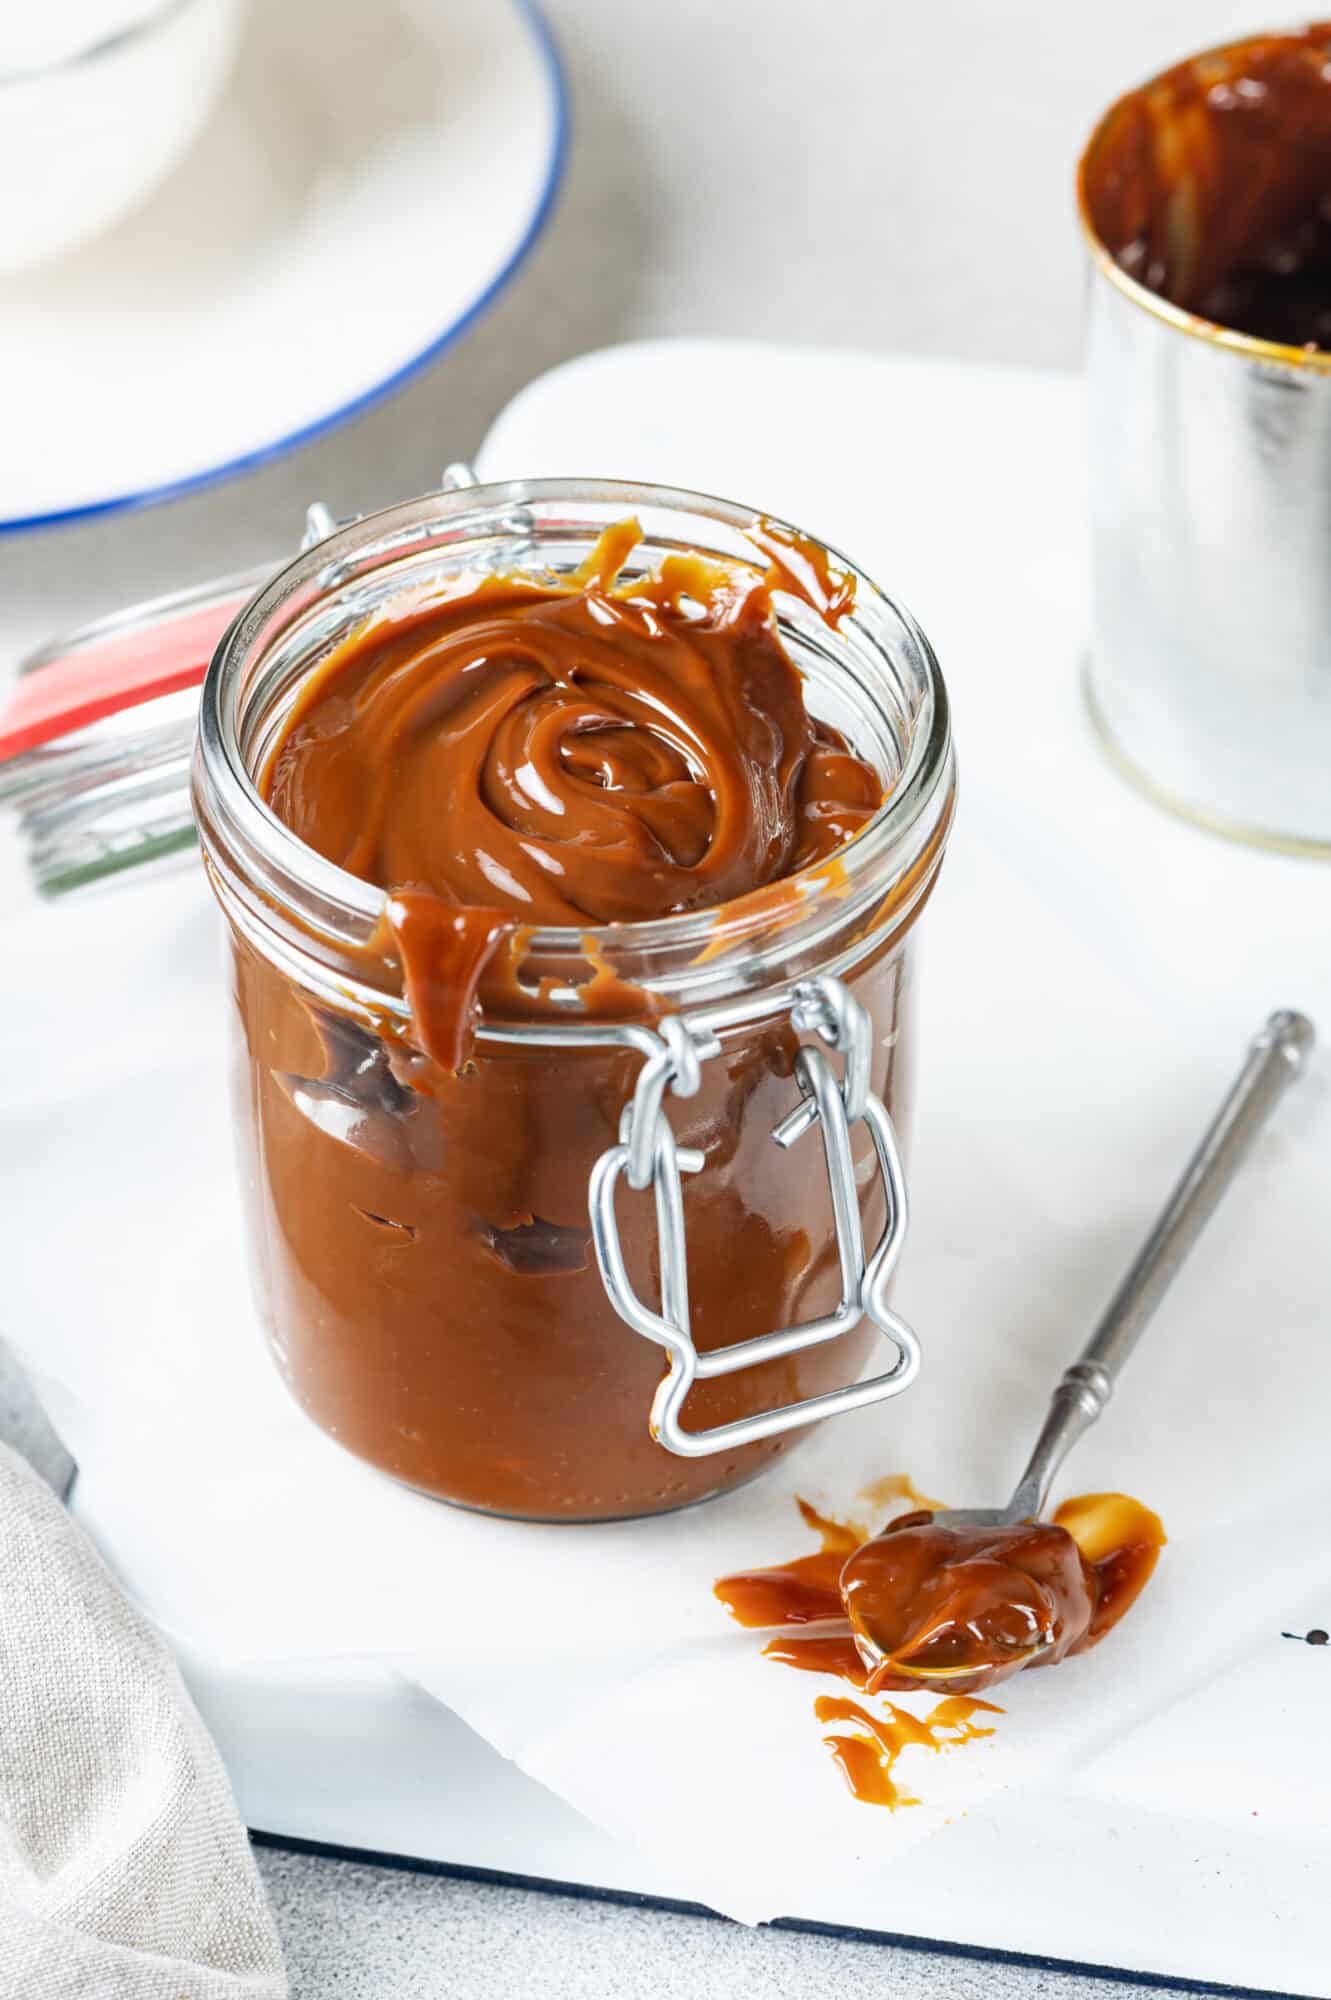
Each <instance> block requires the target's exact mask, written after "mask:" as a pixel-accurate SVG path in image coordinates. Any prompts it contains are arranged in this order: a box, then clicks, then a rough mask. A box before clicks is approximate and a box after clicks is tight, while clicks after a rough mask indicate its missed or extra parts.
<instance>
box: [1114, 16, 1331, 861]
mask: <svg viewBox="0 0 1331 2000" xmlns="http://www.w3.org/2000/svg"><path fill="white" fill-rule="evenodd" d="M1230 53H1231V52H1227V51H1225V52H1218V53H1217V56H1215V57H1212V58H1207V59H1205V60H1207V61H1213V60H1219V59H1220V58H1221V57H1223V56H1225V55H1228V54H1230ZM1163 81H1164V82H1165V83H1166V84H1167V83H1168V81H1169V79H1164V80H1163ZM1120 110H1121V106H1115V107H1114V108H1113V109H1112V110H1111V111H1110V112H1109V113H1107V114H1106V117H1105V119H1104V120H1103V121H1102V123H1101V124H1100V125H1099V126H1098V127H1097V128H1096V132H1095V133H1094V134H1093V135H1092V138H1091V140H1090V143H1089V145H1088V147H1087V149H1086V153H1085V155H1084V156H1083V158H1082V162H1081V167H1080V171H1079V175H1078V196H1079V203H1080V210H1081V217H1082V223H1083V226H1084V229H1085V234H1086V239H1087V243H1088V246H1089V251H1090V265H1091V269H1090V283H1089V310H1088V346H1087V378H1088V390H1089V404H1090V437H1089V446H1090V516H1091V558H1092V603H1091V644H1090V656H1089V664H1088V690H1089V696H1090V702H1091V708H1092V712H1093V715H1094V717H1095V720H1096V723H1097V725H1098V727H1099V729H1100V732H1101V734H1102V736H1103V738H1104V741H1105V743H1106V745H1107V746H1108V748H1109V749H1110V751H1111V753H1112V754H1113V755H1114V757H1115V758H1116V760H1117V761H1118V762H1119V764H1120V765H1121V766H1122V767H1123V768H1124V769H1125V770H1126V771H1127V772H1128V773H1129V774H1130V775H1131V776H1132V777H1133V778H1134V779H1135V780H1136V781H1137V782H1138V783H1139V784H1140V785H1142V786H1143V787H1144V788H1145V789H1146V790H1148V791H1149V792H1150V793H1151V794H1153V795H1154V796H1155V797H1156V798H1157V799H1158V800H1160V801H1161V802H1162V803H1163V804H1165V805H1167V806H1170V807H1172V808H1173V809H1174V810H1175V811H1177V812H1180V813H1183V814H1185V815H1186V816H1188V817H1189V818H1191V819H1194V820H1197V821H1200V822H1202V823H1203V824H1205V825H1207V826H1210V827H1213V828H1216V829H1217V830H1219V831H1221V832H1224V833H1228V834H1231V835H1234V836H1236V837H1238V838H1241V839H1245V840H1249V841H1255V842H1259V843H1262V844H1264V845H1270V846H1276V847H1281V848H1286V849H1294V850H1297V851H1301V852H1316V853H1323V854H1326V855H1328V856H1331V353H1325V352H1320V351H1318V352H1313V351H1308V350H1305V349H1302V348H1295V347H1283V346H1278V345H1275V344H1274V343H1272V342H1269V341H1264V340H1259V339H1256V338H1252V337H1249V336H1246V335H1244V334H1241V333H1236V332H1232V331H1230V330H1228V329H1226V328H1223V327H1220V326H1216V325H1214V324H1212V323H1211V322H1209V321H1207V320H1204V319H1201V318H1198V317H1197V316H1195V315H1194V314H1193V313H1191V312H1188V311H1185V310H1184V309H1182V308H1181V307H1179V306H1176V305H1174V304H1171V303H1170V302H1169V301H1167V300H1166V299H1165V298H1163V297H1160V296H1158V295H1157V294H1156V293H1155V292H1153V291H1148V290H1147V289H1146V288H1145V287H1144V286H1143V285H1141V284H1139V283H1138V282H1136V280H1135V279H1134V278H1132V277H1130V276H1129V275H1128V274H1127V272H1126V271H1124V270H1123V269H1122V268H1120V265H1119V264H1118V263H1117V262H1116V261H1115V259H1114V256H1113V255H1112V254H1111V250H1110V248H1109V246H1107V244H1106V243H1105V242H1104V241H1103V240H1102V237H1101V235H1100V233H1099V231H1098V229H1097V223H1096V219H1095V214H1094V205H1093V201H1092V199H1091V198H1090V192H1089V191H1088V171H1089V170H1090V167H1091V166H1092V164H1093V163H1094V158H1095V153H1096V148H1097V145H1099V144H1101V143H1102V142H1103V138H1104V135H1105V133H1106V129H1107V128H1108V127H1109V126H1110V123H1111V121H1112V120H1113V119H1114V118H1115V117H1116V115H1117V114H1118V113H1119V111H1120Z"/></svg>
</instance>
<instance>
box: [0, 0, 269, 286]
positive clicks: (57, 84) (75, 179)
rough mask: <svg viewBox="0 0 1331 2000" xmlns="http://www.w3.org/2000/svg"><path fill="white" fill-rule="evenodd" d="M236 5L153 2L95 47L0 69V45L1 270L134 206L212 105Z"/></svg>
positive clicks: (66, 245)
mask: <svg viewBox="0 0 1331 2000" xmlns="http://www.w3.org/2000/svg"><path fill="white" fill-rule="evenodd" d="M238 17H239V0H159V4H158V5H156V6H155V7H154V8H153V10H152V11H151V13H150V14H148V15H147V16H146V18H145V17H142V15H140V18H138V19H130V20H129V21H128V22H127V23H126V25H124V26H123V27H122V28H121V29H119V30H118V31H114V32H113V33H112V34H111V35H110V36H109V37H108V38H107V39H105V40H102V41H99V42H98V43H96V44H95V45H94V46H92V47H90V48H86V49H84V50H82V51H81V52H80V53H78V54H76V55H73V56H69V57H67V58H65V59H63V60H60V61H57V62H54V63H49V64H45V65H42V66H40V67H37V68H23V67H20V68H17V69H13V68H8V67H7V66H6V62H5V53H4V46H3V42H2V41H0V273H3V272H7V271H17V270H21V269H23V268H25V267H26V266H29V265H32V264H38V263H43V262H45V261H46V260H47V259H49V258H53V257H58V256H60V255H61V254H62V253H63V252H65V251H67V250H71V249H73V248H74V247H75V245H77V244H80V243H83V242H86V241H87V239H88V238H89V237H90V236H95V235H96V234H97V233H98V232H99V231H100V230H103V229H105V228H107V227H108V225H109V224H111V223H113V222H115V221H116V220H117V219H118V218H119V217H120V216H121V215H123V214H124V213H125V211H126V210H127V209H129V208H132V207H133V206H134V204H135V202H136V201H138V200H139V199H140V197H141V196H143V195H145V194H146V193H147V192H148V190H149V189H150V188H152V187H153V186H155V185H156V183H157V182H158V181H160V180H161V179H162V178H163V177H164V176H165V175H166V174H167V173H169V171H170V170H171V168H172V167H173V166H174V165H175V163H176V161H177V160H178V159H179V158H180V156H181V155H182V153H184V151H185V150H186V148H187V147H188V145H189V143H190V141H191V140H192V139H193V137H194V135H195V133H196V132H197V131H198V130H199V128H200V126H201V125H202V124H203V122H204V120H205V119H206V118H207V116H208V114H209V112H210V111H211V110H212V107H213V105H214V103H215V102H216V99H217V96H218V93H219V91H220V90H221V87H222V84H223V82H224V80H225V78H226V73H227V70H228V68H229V66H230V61H231V54H232V50H233V48H234V46H235V37H236V26H237V21H238Z"/></svg>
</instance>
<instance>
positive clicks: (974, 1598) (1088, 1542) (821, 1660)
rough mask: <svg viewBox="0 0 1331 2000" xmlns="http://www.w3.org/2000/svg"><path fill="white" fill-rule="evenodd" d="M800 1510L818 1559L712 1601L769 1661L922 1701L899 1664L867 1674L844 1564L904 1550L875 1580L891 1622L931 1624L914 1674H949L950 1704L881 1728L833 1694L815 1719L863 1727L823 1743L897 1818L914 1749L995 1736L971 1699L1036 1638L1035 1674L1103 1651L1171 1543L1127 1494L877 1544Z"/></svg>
mask: <svg viewBox="0 0 1331 2000" xmlns="http://www.w3.org/2000/svg"><path fill="white" fill-rule="evenodd" d="M908 1485H909V1482H908V1481H905V1480H904V1479H901V1478H900V1476H896V1475H894V1476H893V1478H892V1479H890V1480H888V1481H880V1482H875V1488H876V1489H880V1490H884V1491H885V1492H886V1493H887V1494H888V1496H889V1497H895V1495H896V1494H897V1493H899V1492H900V1491H901V1490H902V1488H903V1487H905V1486H908ZM912 1491H913V1489H912ZM797 1505H798V1507H799V1510H800V1513H801V1515H802V1517H803V1519H804V1521H805V1524H806V1526H808V1527H809V1528H810V1529H812V1530H813V1532H814V1533H815V1534H816V1535H817V1536H818V1538H819V1547H818V1548H817V1549H815V1550H812V1551H810V1552H809V1553H807V1554H805V1555H802V1556H796V1557H793V1558H792V1559H791V1560H790V1561H789V1562H785V1563H777V1564H773V1565H769V1566H767V1567H765V1568H762V1569H752V1570H740V1571H737V1572H735V1573H734V1574H732V1575H730V1576H724V1577H721V1578H719V1579H718V1581H717V1583H716V1585H715V1593H716V1596H717V1597H718V1598H719V1599H720V1601H721V1602H722V1603H723V1604H724V1605H725V1606H726V1608H727V1610H728V1611H729V1612H730V1613H731V1616H732V1617H733V1618H735V1619H736V1621H737V1622H738V1623H739V1624H741V1625H745V1626H749V1627H753V1628H756V1629H758V1630H763V1631H768V1632H770V1633H771V1634H772V1636H771V1637H770V1638H769V1639H768V1641H767V1644H766V1645H765V1647H764V1648H763V1651H764V1654H765V1656H766V1657H767V1658H768V1659H771V1660H775V1661H777V1662H779V1663H780V1664H781V1665H783V1666H788V1667H794V1668H797V1669H798V1670H800V1671H801V1672H804V1673H818V1674H832V1675H835V1676H837V1677H838V1678H839V1679H841V1680H844V1681H847V1682H849V1683H850V1685H851V1686H852V1687H854V1688H856V1689H858V1690H860V1691H863V1692H865V1693H866V1694H879V1693H881V1692H883V1691H884V1690H891V1691H893V1692H906V1691H913V1692H915V1693H919V1692H921V1691H923V1690H924V1689H925V1688H927V1687H928V1682H927V1681H924V1680H922V1679H921V1678H920V1676H919V1674H918V1673H916V1674H910V1673H907V1672H900V1671H894V1670H893V1667H892V1665H891V1664H890V1663H889V1664H888V1665H887V1666H886V1667H884V1666H882V1665H880V1666H878V1667H877V1668H876V1669H875V1670H874V1671H871V1670H870V1669H869V1667H867V1666H866V1664H865V1662H864V1659H863V1658H862V1657H861V1654H860V1651H859V1648H858V1646H857V1645H856V1641H855V1636H854V1628H853V1626H852V1623H851V1619H850V1617H849V1616H848V1613H847V1599H846V1596H845V1595H844V1594H843V1577H844V1575H845V1573H846V1572H847V1569H848V1566H849V1568H850V1570H851V1571H852V1573H853V1571H854V1569H855V1567H857V1566H859V1565H863V1564H866V1563H871V1562H872V1559H873V1557H874V1555H876V1553H877V1552H878V1551H879V1550H880V1549H881V1550H886V1551H888V1552H890V1553H892V1552H898V1551H906V1552H908V1556H909V1560H908V1561H906V1562H905V1563H897V1564H892V1563H889V1565H888V1567H887V1569H886V1571H885V1572H879V1573H877V1574H875V1572H874V1570H873V1569H872V1568H870V1569H869V1570H868V1572H867V1575H868V1581H869V1583H872V1584H876V1585H877V1586H878V1587H879V1588H880V1589H882V1590H883V1591H884V1592H885V1595H886V1598H887V1601H886V1603H885V1604H884V1605H880V1606H879V1607H878V1614H879V1615H880V1616H881V1617H882V1618H883V1619H884V1621H885V1622H886V1621H887V1620H889V1619H892V1618H901V1617H902V1615H903V1613H904V1614H906V1616H907V1618H909V1617H910V1616H914V1617H916V1618H917V1619H920V1620H921V1621H922V1623H923V1626H924V1629H925V1631H926V1633H927V1637H926V1639H925V1641H924V1645H923V1648H922V1657H921V1658H920V1659H919V1661H918V1662H917V1664H921V1665H923V1666H925V1667H930V1666H932V1667H935V1668H937V1667H939V1666H941V1667H943V1668H944V1669H946V1670H947V1675H948V1677H947V1680H946V1683H945V1685H946V1688H947V1697H946V1698H945V1699H944V1701H943V1702H942V1703H940V1704H938V1705H936V1706H935V1707H934V1708H933V1709H931V1710H930V1711H929V1713H928V1715H927V1716H925V1717H923V1718H920V1717H917V1716H914V1715H911V1714H910V1713H909V1711H907V1710H904V1709H900V1708H898V1707H897V1706H896V1705H895V1704H893V1703H890V1702H889V1703H887V1704H886V1705H885V1708H884V1710H883V1713H882V1714H881V1715H878V1716H875V1715H874V1714H873V1713H872V1712H871V1711H869V1710H868V1709H865V1708H863V1707H861V1706H860V1705H858V1704H855V1703H846V1702H845V1701H844V1698H835V1699H836V1700H841V1702H842V1706H841V1707H840V1708H838V1707H836V1706H835V1705H833V1706H829V1705H828V1704H829V1703H833V1702H834V1698H833V1697H829V1696H820V1697H819V1700H818V1703H817V1704H816V1711H815V1712H816V1713H817V1715H818V1717H819V1719H820V1720H822V1721H829V1720H830V1721H840V1722H846V1721H854V1722H856V1723H857V1724H858V1725H859V1726H858V1728H857V1729H856V1730H855V1731H853V1732H852V1733H851V1735H850V1736H848V1737H843V1736H840V1735H839V1736H837V1737H836V1738H835V1739H833V1738H828V1739H825V1740H827V1741H828V1742H829V1743H830V1744H831V1745H832V1747H833V1754H834V1756H835V1757H836V1760H837V1763H838V1765H839V1766H840V1768H841V1771H842V1774H843V1776H844V1777H845V1779H846V1782H847V1784H849V1785H850V1787H851V1789H852V1790H853V1791H854V1792H855V1795H856V1796H857V1797H859V1798H863V1799H865V1800H866V1801H869V1802H872V1803H877V1804H884V1805H893V1806H895V1805H900V1804H905V1803H909V1802H910V1801H907V1800H906V1799H904V1798H903V1797H902V1796H901V1795H900V1792H899V1790H898V1788H897V1786H896V1783H895V1780H894V1778H893V1775H892V1767H893V1765H894V1763H895V1761H896V1758H897V1757H898V1756H899V1755H900V1753H901V1751H902V1750H903V1749H904V1748H905V1747H907V1745H908V1744H911V1743H921V1742H923V1741H924V1740H925V1737H926V1736H927V1737H928V1740H929V1747H932V1748H937V1747H940V1745H945V1744H947V1743H957V1742H966V1741H970V1740H971V1739H972V1738H973V1737H974V1736H976V1735H986V1734H989V1733H991V1732H990V1731H989V1730H988V1729H977V1728H975V1727H973V1726H971V1717H972V1715H973V1714H974V1713H976V1712H978V1711H980V1710H989V1712H992V1713H995V1714H1001V1713H1002V1711H1001V1710H998V1709H990V1706H989V1704H987V1703H983V1702H976V1701H974V1699H973V1697H974V1695H975V1692H976V1690H977V1689H978V1688H980V1687H988V1686H992V1685H993V1683H994V1682H995V1681H998V1680H1002V1679H1004V1678H1006V1677H1007V1675H1008V1674H1009V1673H1011V1672H1015V1671H1016V1669H1017V1666H1018V1665H1021V1664H1024V1660H1023V1659H1022V1658H1019V1657H1018V1655H1019V1654H1024V1653H1026V1652H1028V1651H1029V1649H1030V1642H1031V1638H1032V1628H1033V1627H1034V1630H1035V1632H1036V1634H1037V1635H1038V1636H1039V1637H1041V1638H1042V1639H1045V1638H1047V1639H1048V1645H1047V1650H1044V1651H1042V1652H1041V1654H1040V1656H1039V1658H1038V1659H1035V1660H1032V1661H1031V1664H1034V1665H1041V1664H1043V1665H1052V1664H1054V1663H1055V1662H1056V1661H1057V1660H1059V1659H1063V1658H1065V1657H1066V1656H1067V1655H1068V1654H1070V1653H1073V1652H1084V1651H1085V1650H1086V1649H1087V1648H1088V1647H1090V1646H1093V1645H1095V1644H1097V1643H1098V1641H1099V1640H1100V1639H1102V1638H1103V1637H1104V1635H1105V1634H1106V1633H1107V1632H1108V1631H1109V1630H1110V1629H1111V1628H1112V1627H1113V1626H1114V1625H1116V1624H1117V1623H1118V1621H1119V1619H1121V1618H1122V1617H1123V1616H1124V1615H1125V1613H1126V1612H1127V1611H1128V1610H1129V1609H1130V1608H1131V1606H1132V1604H1133V1603H1134V1602H1135V1600H1136V1598H1137V1597H1138V1595H1139V1594H1140V1592H1141V1591H1142V1590H1143V1589H1144V1587H1145V1585H1146V1584H1147V1582H1148V1581H1149V1579H1150V1576H1151V1573H1152V1571H1153V1570H1154V1568H1155V1563H1156V1559H1157V1557H1158V1555H1159V1552H1160V1549H1161V1547H1162V1546H1163V1544H1164V1531H1163V1529H1162V1528H1161V1525H1160V1522H1159V1520H1158V1518H1157V1517H1156V1515H1154V1514H1153V1513H1151V1511H1150V1510H1149V1508H1146V1507H1143V1506H1142V1505H1141V1503H1140V1502H1139V1501H1137V1500H1133V1499H1130V1498H1129V1497H1128V1496H1127V1495H1125V1494H1118V1493H1111V1494H1087V1495H1083V1496H1081V1497H1080V1498H1077V1499H1073V1500H1067V1501H1065V1502H1064V1503H1063V1505H1062V1506H1061V1507H1059V1509H1058V1510H1057V1512H1056V1514H1055V1516H1054V1518H1053V1521H1052V1522H1030V1523H1026V1524H1023V1525H1022V1526H1019V1527H1017V1528H1011V1529H1007V1530H1004V1531H1002V1533H1001V1537H1000V1534H999V1533H998V1532H997V1531H994V1530H987V1531H981V1530H974V1529H944V1528H934V1527H933V1524H932V1520H931V1516H930V1515H929V1514H928V1513H921V1512H918V1511H917V1512H913V1513H909V1514H903V1515H901V1516H900V1517H899V1518H898V1519H897V1520H896V1521H893V1522H891V1523H890V1524H889V1525H888V1527H887V1528H886V1529H884V1530H883V1531H882V1532H881V1533H880V1534H878V1535H876V1536H870V1535H869V1534H868V1533H867V1531H866V1530H865V1529H863V1528H862V1527H860V1526H858V1525H856V1524H854V1523H849V1522H845V1521H838V1520H835V1519H833V1518H831V1517H829V1516H827V1515H823V1514H820V1513H818V1512H817V1510H816V1509H815V1508H813V1507H811V1506H810V1505H809V1503H808V1502H807V1501H805V1500H799V1501H798V1502H797ZM1000 1540H1001V1542H1002V1547H1001V1549H1000V1551H999V1552H998V1554H997V1556H996V1555H995V1549H994V1544H995V1543H998V1542H1000ZM852 1558H853V1559H854V1561H853V1563H852ZM903 1586H904V1587H903ZM1005 1591H1006V1593H1007V1595H1005V1594H1004V1593H1005ZM940 1606H941V1608H942V1611H943V1616H942V1618H941V1620H940V1618H939V1611H940ZM1014 1633H1015V1638H1016V1642H1015V1643H1014ZM940 1645H941V1651H942V1657H941V1658H940V1657H939V1656H938V1651H937V1649H938V1648H939V1647H940ZM931 1648H933V1649H935V1650H933V1651H931ZM958 1703H960V1704H961V1706H959V1707H958V1706H957V1705H956V1704H958ZM879 1725H881V1727H880V1726H879ZM921 1731H923V1732H924V1735H923V1736H922V1735H921V1734H920V1733H919V1732H921ZM940 1732H941V1733H940ZM948 1732H951V1733H950V1734H949V1733H948ZM935 1739H937V1740H935Z"/></svg>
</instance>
